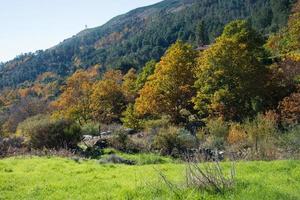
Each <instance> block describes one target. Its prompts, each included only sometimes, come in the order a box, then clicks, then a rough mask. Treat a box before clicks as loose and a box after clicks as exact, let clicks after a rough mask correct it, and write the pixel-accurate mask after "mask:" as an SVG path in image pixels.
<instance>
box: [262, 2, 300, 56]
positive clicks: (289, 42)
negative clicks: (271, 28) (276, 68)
mask: <svg viewBox="0 0 300 200" xmlns="http://www.w3.org/2000/svg"><path fill="white" fill-rule="evenodd" d="M299 5H300V1H299V0H297V2H296V3H295V5H294V9H293V11H292V14H291V16H290V18H289V21H288V24H287V26H286V27H284V28H282V29H281V30H280V32H279V33H277V34H275V35H273V36H272V37H270V38H269V40H268V43H267V46H268V47H269V48H270V50H271V51H272V52H273V53H274V54H275V55H278V54H290V55H291V54H292V55H294V56H297V57H298V59H299V57H300V55H299V49H300V36H299V33H300V22H299V21H300V9H299ZM294 56H292V57H294ZM298 61H299V60H298Z"/></svg>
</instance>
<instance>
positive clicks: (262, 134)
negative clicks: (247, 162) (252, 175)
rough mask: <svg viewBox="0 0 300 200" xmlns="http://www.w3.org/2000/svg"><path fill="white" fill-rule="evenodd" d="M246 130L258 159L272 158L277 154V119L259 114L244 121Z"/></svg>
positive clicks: (255, 156)
mask: <svg viewBox="0 0 300 200" xmlns="http://www.w3.org/2000/svg"><path fill="white" fill-rule="evenodd" d="M243 126H244V130H245V132H246V133H247V135H248V141H249V142H250V145H251V146H252V150H253V156H254V158H258V159H272V158H274V157H275V156H276V155H275V154H276V148H275V146H274V145H275V140H276V139H277V137H278V129H277V124H276V120H275V119H272V118H267V117H266V116H265V115H261V114H260V115H258V116H257V117H256V118H255V119H254V120H252V121H250V120H248V121H246V122H245V123H244V125H243Z"/></svg>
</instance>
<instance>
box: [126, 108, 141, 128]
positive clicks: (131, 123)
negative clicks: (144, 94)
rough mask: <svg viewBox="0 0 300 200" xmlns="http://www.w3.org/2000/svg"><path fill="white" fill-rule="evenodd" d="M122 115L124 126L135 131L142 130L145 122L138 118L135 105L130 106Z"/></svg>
mask: <svg viewBox="0 0 300 200" xmlns="http://www.w3.org/2000/svg"><path fill="white" fill-rule="evenodd" d="M122 115H123V118H121V121H122V122H123V125H124V126H125V127H127V128H132V129H134V130H141V129H142V127H143V121H142V119H139V117H138V116H137V114H136V111H135V109H134V105H133V104H129V105H128V106H127V108H126V110H125V111H124V112H123V113H122Z"/></svg>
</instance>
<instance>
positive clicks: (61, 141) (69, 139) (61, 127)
mask: <svg viewBox="0 0 300 200" xmlns="http://www.w3.org/2000/svg"><path fill="white" fill-rule="evenodd" d="M17 134H18V135H23V136H25V138H26V139H27V142H28V143H29V145H30V146H31V147H32V148H37V149H42V148H49V149H51V148H54V149H60V148H75V147H76V146H77V143H78V142H79V141H80V140H81V137H82V132H81V128H80V127H79V126H78V125H77V124H75V123H73V122H72V121H69V120H64V119H59V120H53V119H51V118H50V117H49V116H41V115H39V116H35V117H33V118H29V119H27V120H25V121H24V122H22V123H21V124H20V125H19V126H18V129H17Z"/></svg>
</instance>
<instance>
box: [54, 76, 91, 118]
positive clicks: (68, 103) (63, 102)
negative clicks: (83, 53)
mask: <svg viewBox="0 0 300 200" xmlns="http://www.w3.org/2000/svg"><path fill="white" fill-rule="evenodd" d="M94 78H95V74H90V73H89V72H88V71H82V70H79V71H77V72H75V73H74V74H73V75H72V76H71V77H69V78H68V79H67V82H66V85H65V87H64V88H63V93H62V94H61V95H60V97H59V98H58V99H57V100H56V101H55V102H53V103H52V106H53V107H54V109H55V110H56V111H55V112H54V116H56V117H57V118H66V119H70V120H74V121H76V122H78V123H79V124H83V123H87V122H88V120H90V119H91V108H90V105H91V102H90V96H91V93H92V82H93V79H94Z"/></svg>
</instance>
